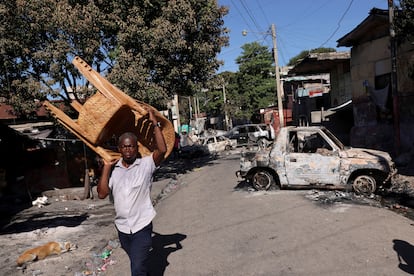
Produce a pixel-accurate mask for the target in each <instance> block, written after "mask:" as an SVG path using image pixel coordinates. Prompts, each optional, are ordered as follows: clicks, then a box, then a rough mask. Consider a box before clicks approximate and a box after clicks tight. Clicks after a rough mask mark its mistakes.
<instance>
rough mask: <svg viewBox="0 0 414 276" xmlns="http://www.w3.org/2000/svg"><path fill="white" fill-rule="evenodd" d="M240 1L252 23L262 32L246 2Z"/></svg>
mask: <svg viewBox="0 0 414 276" xmlns="http://www.w3.org/2000/svg"><path fill="white" fill-rule="evenodd" d="M240 3H241V4H242V6H243V8H244V9H245V11H246V13H247V15H248V16H249V17H250V19H251V20H252V22H253V24H254V25H255V26H256V29H257V31H258V32H262V30H261V28H260V26H259V24H258V23H257V21H256V19H255V18H254V16H253V13H252V12H251V10H250V8H249V7H248V6H247V4H246V3H245V2H244V0H240Z"/></svg>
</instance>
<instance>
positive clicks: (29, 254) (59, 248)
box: [17, 242, 76, 266]
mask: <svg viewBox="0 0 414 276" xmlns="http://www.w3.org/2000/svg"><path fill="white" fill-rule="evenodd" d="M74 248H76V246H74V245H73V244H72V243H70V242H48V243H46V244H44V245H42V246H38V247H35V248H32V249H29V250H26V251H25V252H23V254H21V255H20V257H19V258H18V259H17V265H18V266H21V265H23V264H24V263H27V262H33V261H36V260H43V259H44V258H46V257H47V256H49V255H53V254H57V255H60V253H63V252H66V251H69V250H72V249H74Z"/></svg>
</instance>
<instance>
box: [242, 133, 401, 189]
mask: <svg viewBox="0 0 414 276" xmlns="http://www.w3.org/2000/svg"><path fill="white" fill-rule="evenodd" d="M396 172H397V171H396V169H395V166H394V162H393V161H392V159H391V157H390V155H389V154H388V153H387V152H383V151H378V150H372V149H364V148H347V147H345V146H344V145H343V144H342V143H341V142H340V141H339V140H338V139H337V138H336V137H335V136H334V135H333V134H332V133H331V132H330V131H328V130H327V129H326V128H324V127H284V128H281V130H280V132H279V134H278V135H277V138H276V140H275V142H274V143H273V145H272V146H271V147H270V148H265V149H262V150H260V151H258V152H243V153H242V157H241V159H240V170H239V171H237V172H236V174H237V176H238V177H242V178H244V179H245V180H247V181H248V182H250V183H251V184H252V185H253V187H254V188H256V189H257V190H267V189H269V188H270V187H272V186H274V187H280V188H283V187H321V188H322V187H325V188H326V187H329V188H338V189H341V188H342V189H353V190H354V191H355V192H356V193H360V194H371V193H374V192H375V191H376V190H377V189H378V188H380V187H382V186H385V185H387V184H389V183H390V179H391V177H392V176H393V175H394V174H396Z"/></svg>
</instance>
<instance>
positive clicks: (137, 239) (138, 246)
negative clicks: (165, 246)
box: [118, 223, 152, 276]
mask: <svg viewBox="0 0 414 276" xmlns="http://www.w3.org/2000/svg"><path fill="white" fill-rule="evenodd" d="M151 234H152V223H150V224H148V225H147V226H145V227H144V228H142V229H141V230H139V231H138V232H136V233H133V234H125V233H122V232H119V231H118V236H119V241H120V242H121V246H122V248H123V249H124V250H125V252H126V253H127V254H128V256H129V260H130V263H131V275H132V276H144V275H145V276H147V275H148V257H149V251H150V249H151V246H152V238H151Z"/></svg>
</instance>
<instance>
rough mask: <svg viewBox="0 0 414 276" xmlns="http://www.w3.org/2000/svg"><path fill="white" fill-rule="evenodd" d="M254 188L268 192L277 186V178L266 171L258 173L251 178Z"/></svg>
mask: <svg viewBox="0 0 414 276" xmlns="http://www.w3.org/2000/svg"><path fill="white" fill-rule="evenodd" d="M251 182H252V185H253V187H254V188H255V189H256V190H258V191H267V190H269V189H270V187H272V185H275V183H276V182H275V178H274V177H273V175H272V174H271V173H270V172H268V171H265V170H259V171H256V172H255V173H254V174H253V175H252V178H251Z"/></svg>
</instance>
